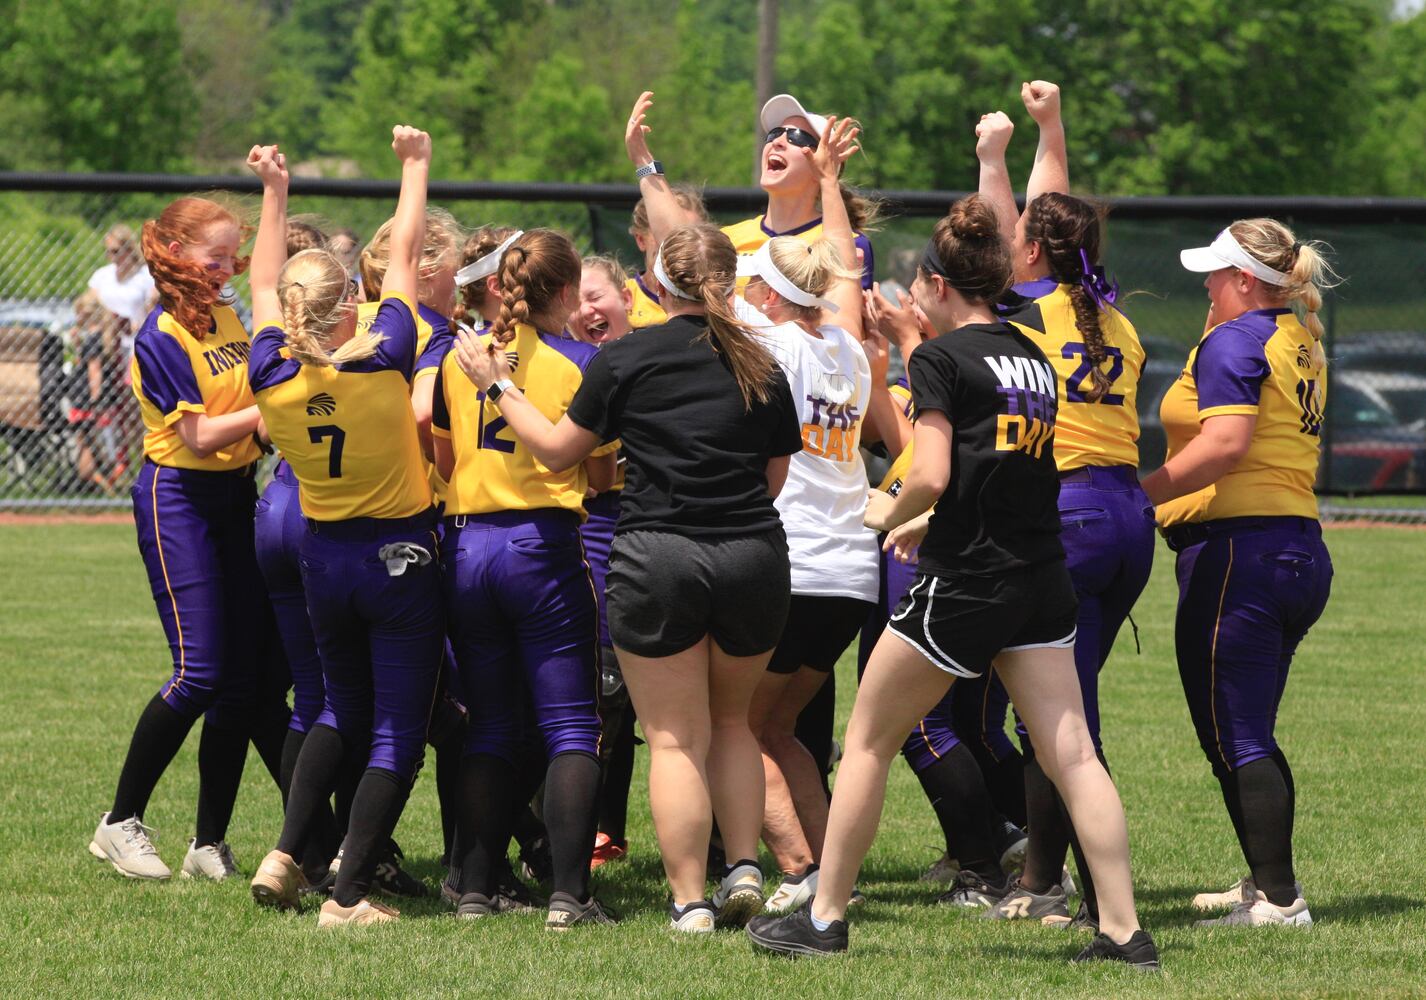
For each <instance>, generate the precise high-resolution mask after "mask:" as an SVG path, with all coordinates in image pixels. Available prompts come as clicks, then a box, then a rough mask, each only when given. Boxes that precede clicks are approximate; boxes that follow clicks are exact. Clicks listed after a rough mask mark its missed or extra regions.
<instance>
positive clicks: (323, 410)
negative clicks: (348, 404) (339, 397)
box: [307, 392, 337, 417]
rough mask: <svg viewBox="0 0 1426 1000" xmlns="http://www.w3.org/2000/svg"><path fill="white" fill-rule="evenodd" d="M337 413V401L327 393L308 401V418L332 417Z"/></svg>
mask: <svg viewBox="0 0 1426 1000" xmlns="http://www.w3.org/2000/svg"><path fill="white" fill-rule="evenodd" d="M336 412H337V401H336V400H335V399H333V398H332V397H331V396H329V395H327V394H326V393H325V392H319V393H317V395H315V396H313V397H312V398H311V399H309V400H307V416H309V417H330V416H331V415H332V414H333V413H336Z"/></svg>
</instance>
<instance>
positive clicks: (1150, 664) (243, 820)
mask: <svg viewBox="0 0 1426 1000" xmlns="http://www.w3.org/2000/svg"><path fill="white" fill-rule="evenodd" d="M1328 544H1329V546H1330V547H1331V550H1332V553H1333V557H1334V560H1335V562H1336V567H1337V577H1336V583H1335V587H1334V594H1333V598H1332V603H1331V604H1330V605H1329V607H1328V609H1327V614H1326V616H1325V618H1324V620H1323V622H1322V623H1321V624H1320V625H1319V626H1318V628H1317V629H1316V630H1315V631H1314V632H1313V634H1312V635H1311V637H1310V638H1309V639H1308V640H1307V641H1306V643H1304V646H1303V649H1302V651H1301V653H1300V654H1299V656H1298V659H1297V662H1296V664H1295V666H1294V680H1293V683H1292V684H1291V685H1290V686H1289V688H1288V693H1287V697H1286V699H1285V701H1284V705H1283V711H1282V719H1281V724H1280V728H1279V735H1280V736H1281V738H1282V740H1283V743H1284V745H1285V747H1286V749H1287V753H1288V755H1289V757H1290V759H1291V760H1292V762H1293V766H1294V770H1295V774H1296V779H1297V787H1298V791H1299V800H1300V801H1299V811H1298V816H1297V851H1298V853H1297V864H1298V873H1299V877H1300V878H1301V880H1302V881H1303V882H1304V883H1305V885H1306V891H1307V897H1308V901H1309V903H1310V904H1311V906H1312V912H1313V914H1314V915H1315V917H1316V918H1317V921H1318V923H1317V926H1316V927H1314V928H1312V929H1310V930H1308V931H1295V930H1284V931H1256V932H1254V931H1216V932H1205V931H1201V930H1197V929H1195V928H1194V927H1193V926H1192V920H1193V918H1194V913H1193V912H1192V911H1191V909H1190V908H1189V906H1188V901H1189V898H1190V897H1191V896H1192V895H1193V893H1194V892H1197V891H1199V890H1202V889H1204V888H1208V887H1212V888H1223V887H1226V886H1227V885H1228V884H1229V883H1231V882H1232V881H1233V880H1234V879H1236V878H1237V877H1238V876H1239V875H1240V874H1242V871H1243V863H1242V860H1241V857H1240V855H1239V853H1238V848H1237V844H1236V842H1235V841H1234V839H1233V835H1232V831H1231V828H1230V826H1229V823H1228V819H1227V816H1226V814H1225V812H1224V810H1223V806H1222V802H1221V799H1220V798H1219V794H1218V790H1217V785H1216V783H1215V782H1214V781H1213V779H1212V777H1211V776H1210V774H1209V769H1208V766H1207V764H1206V763H1205V762H1204V760H1203V758H1202V755H1201V754H1200V752H1199V749H1198V747H1197V744H1196V742H1195V741H1194V738H1193V733H1192V729H1191V727H1190V725H1189V721H1188V715H1187V711H1186V710H1185V708H1184V705H1183V698H1182V695H1181V693H1180V690H1179V684H1178V677H1177V672H1176V670H1175V667H1174V663H1173V645H1172V643H1173V599H1174V595H1173V581H1172V573H1171V569H1172V566H1171V563H1170V561H1169V559H1168V558H1167V553H1164V554H1163V555H1164V558H1161V559H1160V561H1159V565H1158V567H1157V573H1156V575H1155V577H1154V579H1153V581H1152V582H1151V583H1150V585H1149V590H1148V592H1147V593H1146V594H1145V596H1144V598H1143V600H1142V601H1141V602H1140V605H1139V608H1138V612H1137V614H1136V616H1135V617H1136V618H1137V620H1138V623H1139V631H1140V639H1141V642H1142V646H1143V652H1142V654H1141V655H1135V652H1134V642H1133V639H1132V637H1130V636H1128V635H1125V636H1122V637H1121V641H1120V644H1119V647H1118V649H1117V651H1116V654H1115V657H1114V659H1112V660H1111V661H1110V664H1109V666H1108V667H1107V668H1106V676H1105V680H1104V684H1103V688H1104V695H1103V697H1104V731H1105V745H1106V751H1107V753H1108V755H1109V759H1110V762H1111V764H1112V765H1113V767H1114V773H1115V777H1116V779H1117V780H1118V782H1119V785H1120V789H1121V792H1122V794H1123V796H1124V801H1125V805H1126V808H1127V811H1128V816H1129V826H1130V837H1131V843H1132V846H1133V852H1134V868H1135V876H1136V879H1135V881H1136V887H1137V889H1138V893H1139V901H1140V913H1141V918H1142V920H1143V922H1144V924H1145V926H1147V927H1148V928H1150V929H1151V930H1152V931H1153V932H1154V934H1155V936H1156V937H1157V939H1158V942H1159V947H1160V949H1161V952H1162V956H1163V966H1164V972H1163V974H1162V975H1161V976H1159V977H1143V976H1139V975H1137V974H1135V973H1133V972H1131V971H1130V970H1128V969H1124V968H1105V967H1097V968H1079V967H1072V966H1070V965H1069V964H1068V962H1067V959H1068V958H1069V957H1070V956H1071V955H1072V954H1073V953H1074V952H1075V951H1076V950H1077V949H1078V948H1079V947H1080V946H1081V945H1082V943H1083V941H1084V938H1082V937H1079V936H1077V935H1069V934H1067V933H1066V932H1063V931H1055V930H1050V929H1047V928H1041V927H1039V926H1020V925H1009V926H1007V925H1003V924H990V923H986V922H981V921H978V920H975V919H972V918H967V917H964V916H961V915H959V914H956V913H951V912H948V911H946V910H945V909H938V908H935V907H932V906H930V905H929V901H930V899H931V897H932V896H933V895H934V892H933V891H932V890H931V889H930V888H929V887H927V886H926V885H925V884H923V883H919V882H917V880H916V879H917V875H918V874H919V873H920V872H921V871H922V870H923V869H924V868H925V866H926V865H927V864H928V863H929V862H930V861H932V860H933V859H934V858H935V856H936V854H937V853H938V850H937V848H936V847H935V846H934V845H935V844H936V843H937V840H938V835H937V833H936V830H935V826H934V821H933V819H932V817H931V814H930V810H929V808H928V807H927V806H926V804H925V802H924V800H923V798H922V795H921V792H920V790H919V788H918V787H917V785H916V782H915V780H914V779H913V777H912V776H911V773H910V771H909V769H907V768H905V767H903V766H900V765H898V766H897V767H896V768H895V769H894V771H893V773H892V787H891V790H890V794H889V796H888V802H887V811H886V816H885V819H884V821H883V824H882V829H881V835H880V839H879V840H878V841H877V843H876V845H875V847H874V848H873V851H872V854H871V856H870V857H869V859H868V864H867V868H866V870H865V872H864V873H863V879H862V882H861V886H862V888H863V889H864V890H865V892H866V894H867V896H868V897H869V900H870V902H869V903H868V904H867V905H866V907H865V908H864V909H862V910H861V911H859V912H858V913H857V914H856V916H855V918H854V925H853V928H852V952H851V954H850V955H849V956H848V957H846V958H845V959H838V960H833V961H828V962H807V961H804V962H800V963H789V962H785V961H781V960H776V959H771V958H764V957H758V956H754V955H753V954H751V953H750V951H749V948H748V945H747V943H746V941H745V939H744V938H743V937H742V936H740V935H735V934H719V935H717V936H716V937H714V938H713V939H711V940H710V939H699V940H686V939H677V938H675V937H674V936H673V935H672V934H670V933H669V932H668V931H667V930H666V928H665V924H666V917H665V915H664V904H665V898H666V897H665V889H664V885H663V881H662V870H661V868H660V865H659V861H658V854H657V851H656V849H655V846H654V842H653V836H652V831H651V828H650V824H649V820H648V812H647V806H646V797H645V794H644V787H643V784H642V783H643V781H644V773H645V772H644V771H643V770H642V764H643V760H642V759H641V762H640V763H641V770H640V772H639V774H638V775H636V777H635V792H634V801H633V803H632V804H631V809H630V819H631V829H630V838H631V841H632V844H633V855H632V857H631V859H630V860H629V861H628V862H627V863H623V864H617V865H611V866H607V867H606V868H604V869H602V870H601V872H600V874H599V876H598V877H597V879H596V891H597V892H598V893H599V895H600V897H601V898H602V899H604V900H606V901H607V902H609V903H610V904H612V905H613V906H614V908H615V909H617V910H618V911H620V912H621V913H623V914H624V915H625V921H624V923H623V924H622V925H621V926H619V927H615V928H593V929H590V930H589V931H588V932H583V931H576V932H573V933H570V934H568V935H564V936H558V937H557V936H554V935H551V934H549V933H547V932H545V931H544V930H543V928H542V926H541V924H542V919H541V918H536V917H506V918H501V919H492V920H483V921H480V922H479V923H477V924H465V923H460V924H458V923H457V922H456V921H455V920H454V919H452V918H451V917H450V916H449V914H448V911H447V910H446V909H445V908H444V907H443V906H442V905H441V904H440V903H439V902H437V901H435V900H434V899H433V900H431V901H428V902H420V903H416V904H414V905H406V906H404V907H403V913H404V919H403V920H402V921H401V922H400V923H399V924H398V925H396V926H393V927H386V928H373V929H368V930H364V931H358V932H356V933H335V934H332V933H319V932H318V931H317V928H316V916H315V913H314V912H313V911H311V910H308V911H306V912H304V913H303V914H302V915H301V916H300V917H294V916H283V915H278V914H274V913H272V912H270V911H259V910H258V909H257V908H256V907H255V906H254V905H253V904H252V902H251V899H250V898H249V896H248V890H247V880H246V879H245V878H242V879H235V880H232V881H230V882H228V883H226V884H224V885H216V886H215V885H211V884H190V883H186V882H184V881H182V880H179V879H175V880H174V881H173V882H172V883H171V884H158V885H155V884H146V885H140V884H133V883H129V882H126V881H125V880H123V879H121V878H120V877H119V876H118V875H117V874H116V873H115V872H114V871H113V870H112V869H110V868H108V867H107V866H104V865H101V864H100V863H99V862H97V861H95V860H94V859H92V858H91V857H90V856H89V854H88V852H87V851H86V850H85V845H86V844H87V842H88V839H89V836H90V834H91V832H92V830H93V826H94V823H95V822H96V820H97V819H98V816H99V813H100V812H101V811H102V810H103V809H105V808H107V805H108V801H109V799H110V797H111V796H112V794H113V784H114V780H115V778H116V776H117V771H118V767H119V764H120V761H121V758H122V755H123V753H124V750H125V748H126V746H127V743H128V739H129V735H130V732H131V730H132V726H133V723H134V720H135V719H136V718H137V714H138V712H139V710H140V708H141V707H142V705H143V704H144V702H145V701H146V700H147V699H148V698H149V697H150V696H151V695H152V693H153V692H154V690H155V689H156V686H157V685H158V684H159V683H160V681H161V680H162V679H163V678H164V677H165V676H166V674H167V670H168V667H167V665H166V659H167V648H166V646H165V644H164V642H163V636H162V632H161V630H160V628H159V624H158V619H157V617H156V615H155V614H154V609H153V605H152V602H151V600H150V598H149V596H148V593H147V589H146V586H145V581H144V576H143V572H142V568H141V566H140V562H139V557H138V554H137V552H136V550H135V546H134V541H133V531H132V529H131V528H129V527H128V526H125V525H112V524H109V525H106V524H87V523H83V522H79V523H74V524H65V525H59V526H39V525H23V524H5V525H0V607H3V609H4V611H3V619H0V620H3V622H4V625H3V636H4V641H3V643H0V707H3V717H4V722H3V724H0V802H3V812H0V815H3V818H4V827H3V829H4V841H3V845H0V887H3V888H0V970H3V976H0V978H3V980H4V981H5V982H8V983H9V984H10V986H9V987H8V988H7V993H9V994H10V995H14V996H21V997H29V996H66V997H69V996H106V997H108V996H115V997H117V996H146V997H147V996H173V997H193V996H206V997H213V998H217V997H227V996H237V995H250V996H284V997H288V996H291V997H317V996H333V997H345V996H372V997H394V996H416V995H421V996H455V995H463V994H465V995H476V994H483V995H487V996H497V997H499V996H537V997H542V998H557V997H558V998H562V997H575V996H578V997H609V998H615V997H621V998H622V997H659V998H671V997H705V996H779V997H783V996H785V997H793V996H805V997H819V998H820V997H832V996H853V995H863V996H872V995H874V996H902V995H906V996H911V995H916V996H936V997H941V998H949V997H961V996H965V997H983V996H996V997H1007V996H1044V995H1051V994H1052V995H1054V996H1056V997H1071V996H1074V997H1079V996H1083V997H1103V996H1121V995H1122V996H1152V997H1156V998H1161V997H1195V998H1208V997H1227V996H1324V997H1325V996H1345V995H1357V996H1373V995H1374V996H1405V995H1422V994H1426V920H1423V916H1426V906H1423V899H1426V869H1423V867H1422V864H1421V857H1422V854H1423V848H1426V836H1424V835H1423V822H1422V814H1423V808H1422V807H1423V798H1422V793H1421V787H1422V770H1421V765H1420V760H1421V757H1420V754H1421V734H1422V731H1423V724H1426V712H1423V705H1426V680H1423V672H1422V670H1421V659H1420V647H1419V642H1420V636H1421V626H1422V623H1423V619H1424V618H1426V616H1423V614H1422V610H1421V590H1420V584H1419V581H1420V579H1421V575H1420V566H1421V565H1422V563H1423V562H1426V532H1419V531H1409V530H1400V529H1390V528H1377V529H1359V528H1347V529H1340V530H1333V531H1331V532H1330V533H1329V536H1328ZM1413 581H1416V583H1413ZM1126 632H1127V630H1126ZM842 666H843V670H842V674H841V678H840V679H841V681H842V686H841V692H842V694H843V698H842V705H841V706H840V707H841V710H842V713H843V718H845V713H846V712H847V711H848V710H849V708H850V699H851V692H852V686H853V680H852V677H853V674H852V673H851V672H850V665H849V664H848V663H845V662H844V663H843V665H842ZM196 742H197V741H196V736H195V737H194V738H193V739H191V740H190V741H189V744H188V746H187V747H186V748H185V750H184V752H183V753H182V754H181V755H180V757H179V758H178V760H177V761H176V762H175V764H174V766H173V767H172V768H171V769H170V771H169V773H168V776H167V777H166V778H165V780H164V782H163V783H162V784H161V785H160V786H159V789H158V792H157V794H156V795H155V797H154V800H153V803H152V805H151V806H150V809H149V812H148V816H147V820H148V822H149V823H150V824H151V825H152V826H154V827H156V828H157V829H158V831H159V832H158V840H157V843H158V846H159V850H160V853H161V854H162V855H163V857H164V859H165V860H166V861H167V862H168V863H169V864H170V865H171V866H172V867H174V868H175V869H177V867H178V865H179V863H180V862H181V860H182V857H183V852H184V845H185V843H186V841H187V838H188V837H189V836H190V835H191V830H192V823H193V810H194V803H195V799H196V768H195V759H194V756H195V753H196ZM248 777H249V781H248V782H247V783H246V784H245V786H244V788H243V791H242V795H241V797H240V799H239V802H238V809H237V813H236V815H235V817H234V821H233V826H232V830H231V833H230V840H231V842H232V844H233V848H234V850H235V852H236V854H237V858H238V863H239V866H240V867H241V868H242V869H243V870H244V871H245V872H247V873H248V874H251V872H252V870H253V868H254V867H255V866H256V864H257V862H258V861H259V860H260V859H261V857H262V855H263V853H264V852H266V851H267V850H268V848H269V847H270V846H271V844H272V843H273V841H274V840H275V838H276V835H277V831H278V827H279V823H280V815H279V805H278V798H277V793H276V790H275V789H274V788H273V787H272V785H271V784H270V782H269V781H268V779H267V777H266V774H265V772H263V771H262V768H261V765H260V764H259V763H258V761H257V759H256V756H251V757H250V761H249V770H248ZM398 837H399V839H400V841H401V843H402V845H403V846H404V847H405V849H406V852H407V855H408V858H409V859H410V867H411V868H412V870H413V871H415V872H416V873H417V874H418V875H421V876H423V877H424V878H425V879H426V880H427V881H428V882H429V883H430V884H431V885H432V886H434V885H435V884H436V882H437V880H438V878H439V875H440V873H439V872H438V869H437V862H436V860H435V859H436V856H437V855H438V854H439V853H440V849H439V840H440V834H439V827H438V823H437V816H436V805H435V795H434V787H433V784H432V782H431V781H430V779H429V776H427V777H426V778H425V779H423V780H422V781H420V782H419V784H418V786H417V789H416V792H415V795H414V797H413V799H412V801H411V804H410V806H409V807H408V809H407V811H406V815H405V817H404V818H403V819H402V822H401V827H400V830H399V831H398Z"/></svg>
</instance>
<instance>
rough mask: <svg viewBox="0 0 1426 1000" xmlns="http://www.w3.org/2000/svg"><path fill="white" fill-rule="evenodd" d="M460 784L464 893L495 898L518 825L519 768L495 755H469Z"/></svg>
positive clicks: (461, 861)
mask: <svg viewBox="0 0 1426 1000" xmlns="http://www.w3.org/2000/svg"><path fill="white" fill-rule="evenodd" d="M460 780H461V794H460V804H459V823H460V825H459V832H458V834H457V836H458V838H459V840H460V843H461V850H462V851H464V855H463V856H462V857H461V858H460V888H461V892H462V893H469V892H478V893H480V894H482V895H484V896H494V895H495V887H496V880H497V878H498V876H499V874H500V871H501V869H502V868H503V867H504V861H505V852H506V850H507V848H508V847H509V845H510V831H511V830H512V829H513V828H514V825H515V816H514V813H515V806H514V803H515V787H516V783H517V782H516V770H515V766H514V765H513V764H511V763H510V762H509V761H507V760H505V759H503V758H501V757H495V756H492V755H491V754H483V753H481V754H469V755H467V756H466V757H465V758H464V759H463V760H462V761H461V770H460Z"/></svg>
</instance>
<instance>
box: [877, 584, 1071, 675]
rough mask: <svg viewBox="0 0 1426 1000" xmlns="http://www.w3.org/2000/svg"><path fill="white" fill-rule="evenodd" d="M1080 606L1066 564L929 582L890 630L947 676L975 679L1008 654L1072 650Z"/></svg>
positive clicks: (916, 590) (911, 596) (904, 602)
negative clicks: (1043, 650)
mask: <svg viewBox="0 0 1426 1000" xmlns="http://www.w3.org/2000/svg"><path fill="white" fill-rule="evenodd" d="M1078 620H1079V600H1078V599H1077V598H1076V597H1075V594H1074V584H1073V583H1071V582H1070V575H1069V570H1068V569H1066V568H1065V564H1064V561H1063V560H1057V561H1055V562H1051V563H1042V564H1040V565H1038V566H1031V567H1029V568H1028V569H1022V570H1015V571H1013V572H1010V573H1002V574H999V575H997V576H966V575H962V576H928V575H927V574H925V573H918V574H916V582H915V583H913V584H912V585H911V589H910V590H909V591H908V592H907V594H906V596H905V597H903V598H902V599H901V603H900V604H898V605H897V606H896V612H895V613H894V614H893V615H892V616H891V621H890V622H888V623H887V628H889V629H891V631H893V632H895V633H896V634H897V635H898V636H899V637H900V638H902V639H904V640H905V641H906V642H908V643H910V644H911V645H912V646H914V647H915V648H916V649H917V650H919V651H920V653H921V655H923V656H925V657H926V659H928V660H930V661H931V662H932V663H933V664H935V665H936V666H937V667H940V668H941V669H942V670H944V671H946V673H948V674H955V675H956V676H957V677H979V676H981V675H982V674H984V673H985V672H986V670H988V669H990V663H991V661H992V660H993V659H995V657H996V655H997V654H998V653H1000V652H1002V651H1003V650H1007V649H1040V648H1045V647H1059V648H1064V649H1073V648H1074V636H1075V627H1076V624H1077V622H1078Z"/></svg>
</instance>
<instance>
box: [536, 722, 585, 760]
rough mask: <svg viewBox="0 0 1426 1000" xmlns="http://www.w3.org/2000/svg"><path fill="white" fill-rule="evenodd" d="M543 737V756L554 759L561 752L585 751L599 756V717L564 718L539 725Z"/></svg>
mask: <svg viewBox="0 0 1426 1000" xmlns="http://www.w3.org/2000/svg"><path fill="white" fill-rule="evenodd" d="M540 735H541V736H542V737H543V738H544V743H545V757H546V759H548V760H554V759H555V758H556V757H558V756H559V755H560V754H562V753H585V754H589V755H590V756H591V757H595V758H598V756H599V717H598V716H597V715H593V714H591V715H590V716H589V717H588V718H580V719H570V720H564V721H561V722H558V723H552V724H550V725H542V726H541V727H540Z"/></svg>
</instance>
